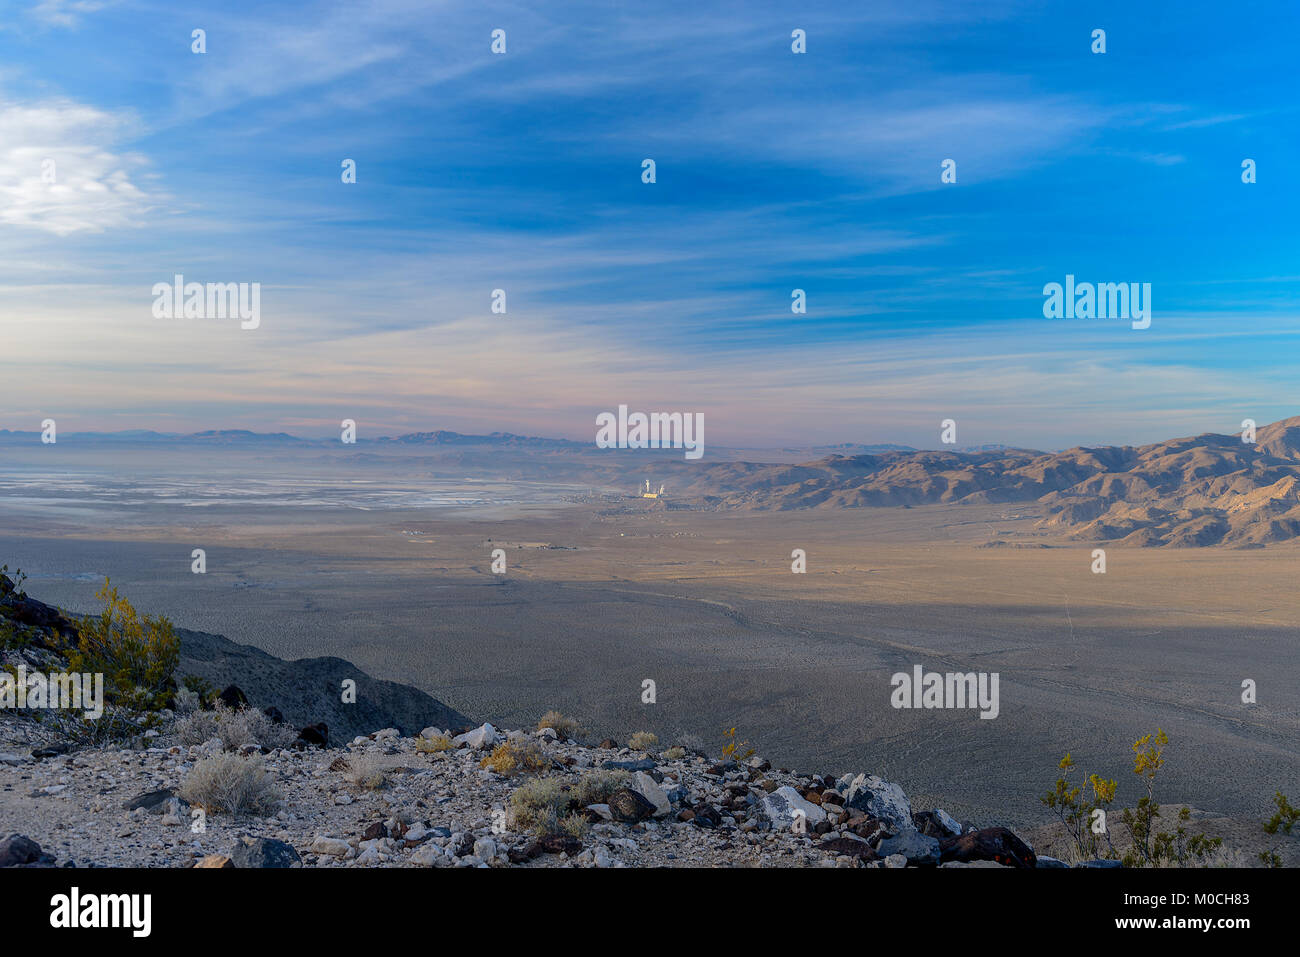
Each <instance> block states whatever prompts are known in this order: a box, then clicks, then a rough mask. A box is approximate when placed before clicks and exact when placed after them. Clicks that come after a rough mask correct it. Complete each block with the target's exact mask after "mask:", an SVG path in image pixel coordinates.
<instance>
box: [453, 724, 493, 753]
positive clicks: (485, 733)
mask: <svg viewBox="0 0 1300 957" xmlns="http://www.w3.org/2000/svg"><path fill="white" fill-rule="evenodd" d="M498 738H499V736H498V735H497V729H496V728H494V727H492V725H490V724H482V725H480V726H479V727H477V728H475V729H474V730H473V731H466V732H465V733H464V734H458V735H456V737H454V738H452V739H451V743H452V744H454V745H455V746H456V747H458V748H461V747H464V748H473V749H474V750H476V751H481V750H482V749H484V748H490V747H492V746H493V745H494V744H496V743H497V741H498Z"/></svg>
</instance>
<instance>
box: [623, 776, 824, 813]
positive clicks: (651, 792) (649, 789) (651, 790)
mask: <svg viewBox="0 0 1300 957" xmlns="http://www.w3.org/2000/svg"><path fill="white" fill-rule="evenodd" d="M631 787H632V790H633V791H636V792H637V793H638V794H640V795H641V796H642V797H643V798H645V799H646V800H647V801H649V802H650V803H651V804H653V805H654V806H655V813H654V816H655V817H665V816H667V815H668V814H669V813H671V812H672V809H673V805H672V802H671V801H669V800H668V795H667V794H665V793H664V789H663V788H661V787H660V786H659V782H657V781H656V780H655V779H654V778H652V777H650V775H648V774H646V773H645V772H644V771H638V772H637V773H636V777H635V778H633V779H632V784H631ZM795 796H796V797H798V795H795Z"/></svg>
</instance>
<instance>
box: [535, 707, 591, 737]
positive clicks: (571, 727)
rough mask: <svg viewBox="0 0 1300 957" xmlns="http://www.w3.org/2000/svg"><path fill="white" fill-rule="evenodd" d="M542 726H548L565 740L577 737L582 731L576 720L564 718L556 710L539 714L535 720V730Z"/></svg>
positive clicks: (539, 729) (540, 728)
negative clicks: (539, 716)
mask: <svg viewBox="0 0 1300 957" xmlns="http://www.w3.org/2000/svg"><path fill="white" fill-rule="evenodd" d="M543 728H550V729H551V730H552V731H554V732H555V733H556V734H558V735H559V736H560V737H561V738H564V739H565V740H568V739H570V738H574V737H577V735H578V734H579V733H580V732H581V731H582V726H581V725H580V724H579V723H578V722H577V721H575V720H574V719H573V718H566V717H565V716H564V715H562V714H560V712H558V711H548V712H546V714H544V715H542V716H541V718H540V719H539V720H538V722H537V730H538V731H541V730H542V729H543Z"/></svg>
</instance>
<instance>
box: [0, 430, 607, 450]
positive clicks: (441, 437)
mask: <svg viewBox="0 0 1300 957" xmlns="http://www.w3.org/2000/svg"><path fill="white" fill-rule="evenodd" d="M40 440H41V433H40V432H11V431H10V430H8V429H0V443H26V442H39V441H40ZM59 441H60V442H86V443H90V442H94V443H113V444H120V445H128V444H136V445H229V446H247V447H263V446H298V447H308V446H313V445H319V446H337V445H338V444H339V440H338V439H337V438H331V439H304V438H300V437H298V436H296V435H289V434H288V433H287V432H250V431H248V430H247V429H210V430H208V431H206V432H188V433H180V432H153V431H150V430H147V429H132V430H129V431H125V432H63V433H60V434H59ZM356 444H357V445H405V446H448V445H470V446H493V445H495V446H502V447H509V448H520V449H522V448H537V449H560V448H572V449H587V448H591V447H592V443H590V442H574V441H571V440H569V439H541V438H533V437H530V436H525V435H512V434H511V433H509V432H493V433H491V434H490V435H462V434H461V433H459V432H447V431H444V430H439V431H437V432H411V433H409V434H407V435H399V436H393V437H390V436H386V435H385V436H380V437H378V438H374V439H367V438H358V439H357V443H356Z"/></svg>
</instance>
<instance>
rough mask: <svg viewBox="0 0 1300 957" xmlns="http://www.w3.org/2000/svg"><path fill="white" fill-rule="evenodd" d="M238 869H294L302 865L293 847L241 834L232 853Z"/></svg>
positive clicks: (268, 839)
mask: <svg viewBox="0 0 1300 957" xmlns="http://www.w3.org/2000/svg"><path fill="white" fill-rule="evenodd" d="M230 859H231V860H232V861H234V864H235V866H236V867H257V868H265V867H293V866H294V865H295V864H301V863H302V858H300V857H299V856H298V852H297V851H295V850H294V849H293V847H292V845H289V844H286V843H285V842H284V841H277V840H275V839H274V838H269V837H251V836H250V835H247V834H241V835H240V836H239V840H237V841H236V842H235V846H234V849H233V850H231V852H230Z"/></svg>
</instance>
